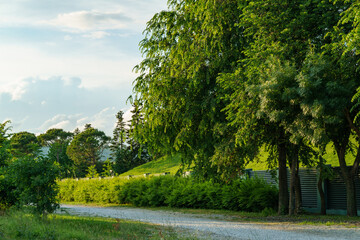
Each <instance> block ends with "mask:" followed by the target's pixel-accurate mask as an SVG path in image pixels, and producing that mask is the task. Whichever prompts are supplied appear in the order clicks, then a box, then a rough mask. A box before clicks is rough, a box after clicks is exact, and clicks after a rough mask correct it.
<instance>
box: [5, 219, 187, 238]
mask: <svg viewBox="0 0 360 240" xmlns="http://www.w3.org/2000/svg"><path fill="white" fill-rule="evenodd" d="M0 239H4V240H10V239H19V240H20V239H21V240H23V239H24V240H27V239H28V240H30V239H31V240H33V239H54V240H68V239H78V240H82V239H84V240H97V239H190V238H186V237H182V236H179V235H178V233H177V232H176V231H175V230H174V229H173V228H168V227H163V226H157V225H152V224H147V223H140V222H133V221H125V220H121V219H114V218H99V217H79V216H69V215H55V214H53V215H49V216H48V218H47V219H46V220H43V219H40V218H37V217H35V216H33V215H31V214H27V213H24V212H12V213H10V214H8V213H6V214H2V216H0ZM191 239H194V238H193V237H192V238H191Z"/></svg>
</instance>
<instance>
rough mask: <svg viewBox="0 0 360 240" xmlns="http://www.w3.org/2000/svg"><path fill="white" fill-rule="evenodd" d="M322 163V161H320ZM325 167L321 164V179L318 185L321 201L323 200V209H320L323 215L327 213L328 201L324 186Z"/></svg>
mask: <svg viewBox="0 0 360 240" xmlns="http://www.w3.org/2000/svg"><path fill="white" fill-rule="evenodd" d="M320 164H322V163H320ZM322 171H323V169H322V167H321V166H320V174H319V179H318V182H317V187H318V191H319V194H320V202H321V210H320V214H321V215H326V202H325V193H324V189H323V187H322V183H323V172H322Z"/></svg>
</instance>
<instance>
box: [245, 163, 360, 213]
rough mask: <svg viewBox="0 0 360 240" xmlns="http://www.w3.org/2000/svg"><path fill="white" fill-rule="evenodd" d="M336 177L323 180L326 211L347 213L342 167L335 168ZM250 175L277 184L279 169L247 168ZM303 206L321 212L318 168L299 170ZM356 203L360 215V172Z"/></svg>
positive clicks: (357, 181)
mask: <svg viewBox="0 0 360 240" xmlns="http://www.w3.org/2000/svg"><path fill="white" fill-rule="evenodd" d="M333 171H334V172H335V173H336V174H334V175H335V177H334V178H332V179H329V180H325V181H324V182H323V189H324V192H325V199H326V209H327V210H326V211H327V213H329V214H346V188H345V183H344V181H343V180H342V178H341V176H340V169H339V168H333ZM247 173H248V174H249V177H250V178H251V177H255V176H258V177H259V178H262V179H264V180H265V181H267V182H268V183H270V184H277V171H275V172H270V171H252V170H251V169H248V170H247ZM299 176H300V184H301V195H302V204H303V205H302V206H303V208H304V210H307V211H310V212H320V208H321V206H320V195H319V193H318V190H317V179H318V172H317V170H316V169H308V168H302V169H300V170H299ZM288 186H290V171H289V170H288ZM355 186H356V203H357V209H358V215H360V174H359V175H358V176H357V177H356V179H355Z"/></svg>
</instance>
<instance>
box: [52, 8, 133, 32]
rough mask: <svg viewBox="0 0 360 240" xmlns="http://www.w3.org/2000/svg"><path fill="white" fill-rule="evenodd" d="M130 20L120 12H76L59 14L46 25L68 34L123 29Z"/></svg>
mask: <svg viewBox="0 0 360 240" xmlns="http://www.w3.org/2000/svg"><path fill="white" fill-rule="evenodd" d="M131 21H132V20H131V19H130V18H129V17H127V16H125V15H124V14H123V13H121V12H100V11H78V12H70V13H64V14H59V15H58V16H57V18H55V19H53V20H50V21H48V22H47V23H48V24H50V25H53V26H56V27H60V28H62V29H63V30H65V31H70V32H86V31H94V30H109V29H124V28H126V27H127V26H128V23H129V22H131Z"/></svg>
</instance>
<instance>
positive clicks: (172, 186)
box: [59, 176, 278, 212]
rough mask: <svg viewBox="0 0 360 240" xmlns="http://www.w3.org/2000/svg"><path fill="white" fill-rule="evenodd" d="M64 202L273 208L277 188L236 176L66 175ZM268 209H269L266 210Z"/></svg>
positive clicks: (63, 192) (61, 195)
mask: <svg viewBox="0 0 360 240" xmlns="http://www.w3.org/2000/svg"><path fill="white" fill-rule="evenodd" d="M59 185H60V193H59V196H60V198H61V200H62V201H65V202H71V201H74V202H97V203H122V204H132V205H134V206H151V207H159V206H170V207H177V208H206V209H227V210H234V211H256V212H261V211H263V210H264V209H270V208H271V209H275V208H276V206H277V197H278V196H277V194H278V193H277V188H276V187H275V186H271V185H269V184H267V183H266V182H265V181H263V180H261V179H258V178H252V179H243V180H241V179H238V180H236V181H233V182H232V183H230V184H224V183H222V184H220V183H214V182H212V181H202V182H200V181H197V180H195V179H194V178H191V177H187V178H183V177H175V176H160V177H150V178H143V177H141V178H133V179H129V180H128V179H123V178H121V177H114V178H106V179H88V180H86V179H82V180H78V181H77V180H75V179H66V180H62V181H60V182H59ZM266 211H269V210H266Z"/></svg>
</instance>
